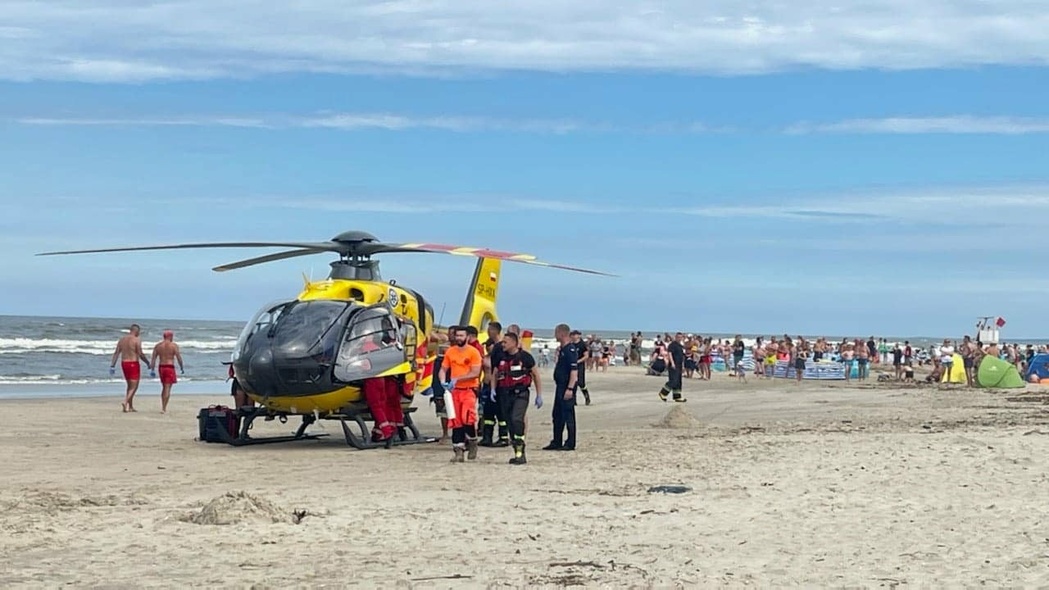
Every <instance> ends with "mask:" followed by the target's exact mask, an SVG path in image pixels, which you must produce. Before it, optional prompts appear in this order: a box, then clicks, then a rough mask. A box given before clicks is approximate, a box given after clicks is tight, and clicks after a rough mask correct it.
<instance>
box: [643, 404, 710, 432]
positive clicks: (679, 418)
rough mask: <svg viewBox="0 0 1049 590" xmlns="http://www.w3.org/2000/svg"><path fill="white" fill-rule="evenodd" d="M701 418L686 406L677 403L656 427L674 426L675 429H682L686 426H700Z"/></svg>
mask: <svg viewBox="0 0 1049 590" xmlns="http://www.w3.org/2000/svg"><path fill="white" fill-rule="evenodd" d="M699 425H700V424H699V420H696V417H695V416H693V415H692V413H691V412H689V411H688V410H686V409H685V406H682V405H675V406H674V407H672V408H670V411H669V412H667V414H666V416H663V419H662V420H660V421H659V423H657V424H655V425H654V426H655V427H656V428H672V429H675V430H681V429H686V428H698V427H699Z"/></svg>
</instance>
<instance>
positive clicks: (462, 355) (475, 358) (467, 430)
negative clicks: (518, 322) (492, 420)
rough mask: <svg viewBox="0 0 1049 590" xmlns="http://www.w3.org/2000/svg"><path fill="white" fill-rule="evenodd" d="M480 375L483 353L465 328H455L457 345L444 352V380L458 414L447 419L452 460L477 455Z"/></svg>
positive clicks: (461, 459) (460, 459) (442, 369)
mask: <svg viewBox="0 0 1049 590" xmlns="http://www.w3.org/2000/svg"><path fill="white" fill-rule="evenodd" d="M480 376H481V353H479V352H477V349H476V348H475V347H473V346H471V345H470V344H468V343H467V337H466V329H465V328H463V327H458V328H456V330H455V346H452V347H451V348H449V349H448V350H447V351H446V352H445V353H444V363H442V365H441V374H440V379H441V382H442V383H444V387H445V389H447V390H449V391H451V392H452V405H453V410H454V414H455V417H454V418H449V419H448V425H449V426H450V427H451V429H452V451H453V452H454V453H455V454H454V455H453V457H452V462H453V463H462V462H463V459H464V455H466V457H467V458H469V459H470V460H471V461H472V460H474V459H476V458H477V393H476V391H477V386H478V384H479V383H480V380H479V377H480Z"/></svg>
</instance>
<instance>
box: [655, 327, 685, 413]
mask: <svg viewBox="0 0 1049 590" xmlns="http://www.w3.org/2000/svg"><path fill="white" fill-rule="evenodd" d="M684 339H685V335H684V334H682V333H681V332H678V333H677V334H675V335H674V341H673V342H671V343H670V345H669V346H667V352H668V353H669V356H670V362H669V363H668V365H667V382H666V384H665V385H663V388H662V389H660V390H659V399H661V400H663V401H667V394H673V396H674V401H676V402H685V401H688V400H686V399H685V398H684V397H682V396H681V370H682V368H683V367H684V366H685V347H684V346H682V345H681V341H682V340H684Z"/></svg>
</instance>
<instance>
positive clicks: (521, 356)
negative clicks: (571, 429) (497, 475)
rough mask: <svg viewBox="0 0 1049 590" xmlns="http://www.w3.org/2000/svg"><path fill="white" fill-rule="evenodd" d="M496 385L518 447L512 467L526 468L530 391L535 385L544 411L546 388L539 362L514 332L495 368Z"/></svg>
mask: <svg viewBox="0 0 1049 590" xmlns="http://www.w3.org/2000/svg"><path fill="white" fill-rule="evenodd" d="M494 381H495V388H496V392H497V395H496V396H497V399H498V400H499V403H500V406H501V408H500V409H501V410H502V414H503V415H504V416H507V417H509V422H510V438H511V442H512V443H513V447H514V456H513V458H511V459H510V464H511V465H524V464H525V463H527V461H526V460H525V413H526V412H527V411H528V401H529V399H528V398H529V396H530V392H529V387H531V386H532V385H535V407H536V409H539V408H541V407H543V387H542V385H541V384H540V382H539V368H538V367H536V364H535V358H534V357H533V356H532V355H531V353H529V352H528V351H527V350H522V349H521V348H520V339H519V338H518V336H517V334H515V333H514V332H507V333H506V336H503V342H502V354H501V355H500V357H499V359H498V362H497V364H496V365H495V368H494Z"/></svg>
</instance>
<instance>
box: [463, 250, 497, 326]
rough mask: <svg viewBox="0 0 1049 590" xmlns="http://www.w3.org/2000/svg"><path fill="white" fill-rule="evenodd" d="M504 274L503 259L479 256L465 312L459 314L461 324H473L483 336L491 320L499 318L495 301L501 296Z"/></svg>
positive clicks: (467, 295)
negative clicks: (500, 283) (500, 287)
mask: <svg viewBox="0 0 1049 590" xmlns="http://www.w3.org/2000/svg"><path fill="white" fill-rule="evenodd" d="M501 275H502V260H500V259H498V258H478V260H477V266H476V267H475V269H474V276H473V280H472V281H470V288H469V290H468V291H467V292H466V301H465V302H464V303H463V312H462V314H461V315H460V316H459V325H460V326H473V327H475V328H477V331H478V332H480V334H481V336H482V337H483V335H484V331H485V329H486V328H487V327H488V324H489V322H494V321H498V320H499V316H498V315H497V314H496V311H495V301H496V298H497V297H498V296H499V281H500V278H501Z"/></svg>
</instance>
